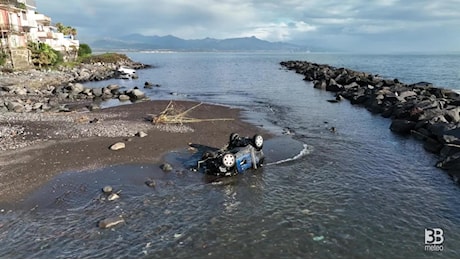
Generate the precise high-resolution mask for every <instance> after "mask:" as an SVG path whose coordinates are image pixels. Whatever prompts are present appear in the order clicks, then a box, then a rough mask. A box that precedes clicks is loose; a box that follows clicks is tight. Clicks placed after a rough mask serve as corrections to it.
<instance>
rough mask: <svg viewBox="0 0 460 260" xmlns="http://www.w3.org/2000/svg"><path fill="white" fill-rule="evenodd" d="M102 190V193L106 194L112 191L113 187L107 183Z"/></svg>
mask: <svg viewBox="0 0 460 260" xmlns="http://www.w3.org/2000/svg"><path fill="white" fill-rule="evenodd" d="M102 191H103V192H104V193H107V194H108V193H111V192H112V191H113V188H112V186H110V185H107V186H104V188H102Z"/></svg>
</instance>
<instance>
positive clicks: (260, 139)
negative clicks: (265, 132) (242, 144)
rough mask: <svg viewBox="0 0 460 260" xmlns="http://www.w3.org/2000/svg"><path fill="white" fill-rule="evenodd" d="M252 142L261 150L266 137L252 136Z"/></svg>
mask: <svg viewBox="0 0 460 260" xmlns="http://www.w3.org/2000/svg"><path fill="white" fill-rule="evenodd" d="M252 143H253V145H254V147H255V148H256V149H257V150H260V149H262V147H263V146H264V138H263V137H262V136H261V135H255V136H254V137H253V138H252Z"/></svg>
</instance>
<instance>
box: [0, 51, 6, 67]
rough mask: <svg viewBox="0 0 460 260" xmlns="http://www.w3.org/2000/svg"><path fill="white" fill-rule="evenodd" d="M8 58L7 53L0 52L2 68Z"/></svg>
mask: <svg viewBox="0 0 460 260" xmlns="http://www.w3.org/2000/svg"><path fill="white" fill-rule="evenodd" d="M7 58H8V55H6V53H5V52H3V51H2V52H0V66H3V65H5V63H6V59H7Z"/></svg>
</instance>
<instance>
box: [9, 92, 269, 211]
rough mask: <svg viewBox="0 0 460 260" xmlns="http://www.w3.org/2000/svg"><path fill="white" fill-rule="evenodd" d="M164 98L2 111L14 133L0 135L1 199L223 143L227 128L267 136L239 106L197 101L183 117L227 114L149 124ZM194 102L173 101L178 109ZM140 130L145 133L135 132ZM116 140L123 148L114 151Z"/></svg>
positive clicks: (15, 199)
mask: <svg viewBox="0 0 460 260" xmlns="http://www.w3.org/2000/svg"><path fill="white" fill-rule="evenodd" d="M168 103H169V101H145V102H140V103H135V104H129V105H122V106H118V107H111V108H106V109H102V110H97V111H92V112H88V111H86V112H70V113H42V114H37V113H24V114H20V113H16V114H8V115H6V116H5V115H2V117H1V118H0V120H1V121H0V123H1V125H4V126H5V125H8V129H10V130H11V131H13V130H14V129H17V130H15V131H16V133H17V134H9V135H7V136H3V137H2V138H1V139H0V140H1V141H0V143H1V144H2V149H3V151H1V152H0V178H1V179H2V182H1V184H0V203H2V204H9V205H14V204H16V203H19V202H21V201H22V200H23V199H24V198H25V197H26V196H27V195H28V194H30V192H32V191H34V190H36V189H37V188H39V187H40V186H42V185H44V184H45V183H47V181H49V180H50V179H52V178H53V177H54V176H56V175H58V174H60V173H63V172H67V171H71V170H72V171H80V170H88V169H96V168H100V167H104V166H108V165H118V164H125V163H161V160H162V156H163V155H164V154H165V153H167V152H169V151H174V150H175V149H184V148H187V147H188V146H189V144H190V143H196V144H202V145H207V146H212V147H223V146H224V145H225V144H226V143H227V140H228V136H229V135H230V133H232V132H238V133H239V134H240V135H247V136H252V135H254V134H255V133H261V134H265V135H269V134H268V133H267V132H265V131H264V130H263V129H261V128H259V127H256V126H254V125H251V124H250V123H247V122H245V121H243V120H242V118H241V111H240V110H238V109H233V108H228V107H223V106H217V105H209V104H202V105H200V106H198V107H197V108H196V109H193V110H192V111H190V112H189V113H188V114H187V116H189V117H192V118H197V119H216V118H232V119H233V120H226V121H206V122H197V123H189V124H184V125H176V126H173V127H171V126H166V127H165V126H164V125H154V124H152V122H151V121H149V120H148V119H149V118H151V115H152V114H158V113H160V112H161V111H163V110H164V109H165V107H166V106H167V105H168ZM196 104H197V103H196V102H188V101H175V102H174V105H175V107H176V108H177V109H178V110H180V111H185V110H186V109H188V108H191V107H193V106H194V105H196ZM139 132H145V133H146V134H147V136H145V137H139V136H137V135H136V134H137V133H139ZM117 142H123V143H125V145H126V147H125V148H124V149H121V150H117V151H113V150H111V149H110V146H111V145H112V144H114V143H117Z"/></svg>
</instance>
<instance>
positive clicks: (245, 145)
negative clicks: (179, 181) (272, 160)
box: [197, 133, 265, 176]
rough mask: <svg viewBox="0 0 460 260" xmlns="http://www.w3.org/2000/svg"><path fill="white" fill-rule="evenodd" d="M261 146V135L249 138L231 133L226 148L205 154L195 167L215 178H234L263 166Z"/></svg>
mask: <svg viewBox="0 0 460 260" xmlns="http://www.w3.org/2000/svg"><path fill="white" fill-rule="evenodd" d="M263 144H264V139H263V137H262V136H261V135H258V134H256V135H254V137H252V138H249V137H240V136H239V135H238V134H236V133H232V134H231V135H230V140H229V142H228V145H227V146H226V147H224V148H223V149H220V150H217V151H208V152H205V153H204V154H203V156H202V158H201V160H199V161H198V165H197V167H198V169H203V170H204V172H205V173H206V174H210V175H215V176H234V175H237V174H240V173H243V172H244V171H246V170H248V169H251V168H252V169H257V168H259V167H262V166H263V163H264V159H265V157H264V153H263V151H262V147H263Z"/></svg>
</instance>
